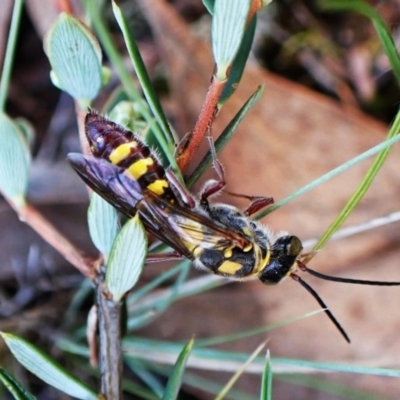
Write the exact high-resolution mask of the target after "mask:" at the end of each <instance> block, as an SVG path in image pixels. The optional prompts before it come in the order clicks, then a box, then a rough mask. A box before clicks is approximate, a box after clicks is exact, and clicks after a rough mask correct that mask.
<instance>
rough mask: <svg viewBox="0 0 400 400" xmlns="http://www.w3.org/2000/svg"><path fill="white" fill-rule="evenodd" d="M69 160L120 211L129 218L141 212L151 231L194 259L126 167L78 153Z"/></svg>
mask: <svg viewBox="0 0 400 400" xmlns="http://www.w3.org/2000/svg"><path fill="white" fill-rule="evenodd" d="M68 159H69V161H70V163H71V165H72V167H73V168H74V169H75V171H76V172H77V173H78V175H79V176H80V177H81V178H82V180H83V181H84V182H85V183H86V184H87V185H88V186H89V187H90V188H92V189H93V190H94V191H95V192H96V193H98V194H99V195H100V196H101V197H103V198H104V199H105V200H106V201H107V202H109V203H110V204H111V205H113V206H114V207H115V208H116V209H117V210H118V211H120V212H121V213H123V214H125V215H126V216H128V217H133V216H134V215H135V214H136V213H137V212H139V215H140V218H141V220H142V222H143V224H144V225H145V227H146V229H147V231H148V232H150V233H151V234H153V235H154V236H155V237H157V238H158V239H160V240H161V241H162V242H164V243H166V244H167V245H169V246H170V247H172V248H173V249H175V250H177V251H179V252H180V253H181V254H182V255H183V256H185V257H186V258H189V259H193V254H192V253H191V252H190V251H189V250H188V248H187V247H186V246H184V244H183V243H182V241H181V240H180V237H179V235H177V234H176V232H173V231H172V229H171V228H170V227H169V226H168V221H167V219H166V218H165V216H164V215H163V214H162V213H160V212H159V210H157V206H156V205H155V204H153V202H152V199H153V198H152V197H151V196H148V193H147V192H146V194H145V193H144V192H143V190H142V188H141V186H140V185H139V183H138V182H137V181H136V180H135V179H134V178H133V177H132V176H131V175H130V174H127V173H126V171H125V170H124V169H123V168H120V167H118V166H116V165H114V164H112V163H110V162H108V161H106V160H103V159H100V158H96V157H93V156H84V155H82V154H78V153H72V154H69V155H68Z"/></svg>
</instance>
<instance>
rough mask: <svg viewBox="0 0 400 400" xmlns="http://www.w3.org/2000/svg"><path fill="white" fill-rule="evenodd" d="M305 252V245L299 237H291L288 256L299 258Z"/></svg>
mask: <svg viewBox="0 0 400 400" xmlns="http://www.w3.org/2000/svg"><path fill="white" fill-rule="evenodd" d="M302 250H303V245H302V243H301V241H300V239H299V238H298V237H297V236H290V241H289V244H288V246H287V254H288V255H290V256H296V257H297V256H298V255H299V254H300V253H301V251H302Z"/></svg>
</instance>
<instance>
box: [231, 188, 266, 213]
mask: <svg viewBox="0 0 400 400" xmlns="http://www.w3.org/2000/svg"><path fill="white" fill-rule="evenodd" d="M224 193H226V194H229V196H233V197H241V198H243V199H247V200H250V204H249V205H248V206H247V208H246V209H244V210H243V214H244V215H246V216H247V217H250V216H251V215H253V214H254V213H256V212H257V211H260V210H262V209H263V208H264V207H267V206H269V205H271V204H274V199H273V198H272V197H265V196H248V195H246V194H239V193H232V192H227V191H224Z"/></svg>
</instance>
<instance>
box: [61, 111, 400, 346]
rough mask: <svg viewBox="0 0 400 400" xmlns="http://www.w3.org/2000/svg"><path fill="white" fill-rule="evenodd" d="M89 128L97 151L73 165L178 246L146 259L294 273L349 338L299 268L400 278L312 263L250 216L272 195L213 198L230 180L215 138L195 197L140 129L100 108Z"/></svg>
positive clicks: (297, 246)
mask: <svg viewBox="0 0 400 400" xmlns="http://www.w3.org/2000/svg"><path fill="white" fill-rule="evenodd" d="M85 129H86V136H87V139H88V141H89V145H90V149H91V151H92V154H93V156H84V155H82V154H70V155H69V156H68V158H69V160H70V162H71V164H72V166H73V168H74V169H75V170H76V172H77V173H78V174H79V175H80V177H81V178H82V179H83V180H84V181H85V182H86V184H87V185H88V186H90V187H91V188H92V189H93V190H94V191H95V192H97V193H98V194H99V195H100V196H102V197H103V198H104V199H105V200H106V201H108V202H109V203H110V204H112V205H113V206H114V207H115V208H116V209H117V210H118V211H120V212H121V213H123V214H125V215H126V216H128V217H133V216H134V215H135V214H136V213H139V217H140V219H141V221H142V222H143V224H144V226H145V228H146V230H147V231H148V232H149V233H151V234H152V235H154V236H155V237H156V238H158V239H159V240H161V241H162V242H164V243H165V244H167V245H168V246H170V247H171V248H172V249H173V250H174V252H172V253H167V254H163V255H161V257H158V256H159V255H152V254H149V255H148V261H156V260H158V259H173V258H183V257H186V258H187V259H189V260H191V261H192V262H193V264H194V265H195V266H197V267H199V268H202V269H206V270H208V271H210V272H212V273H214V274H216V275H220V276H225V277H229V278H236V279H246V278H258V279H260V281H261V282H262V283H264V284H267V285H268V284H276V283H278V282H280V281H281V280H282V279H283V278H285V277H287V276H290V277H291V278H293V279H294V280H296V281H298V282H299V283H300V284H301V285H302V286H303V287H304V288H305V289H306V290H307V291H308V292H309V293H310V294H311V295H312V296H313V297H314V298H315V299H316V300H317V302H318V303H319V304H320V306H321V307H322V308H324V310H325V312H326V314H327V315H328V317H329V318H330V319H331V321H332V322H333V323H334V324H335V326H336V327H337V328H338V329H339V331H340V332H341V334H342V335H343V336H344V338H345V339H346V340H347V341H348V342H350V339H349V337H348V336H347V334H346V332H345V331H344V329H343V328H342V327H341V325H340V324H339V322H338V321H337V320H336V318H335V317H334V316H333V314H332V313H331V312H330V311H329V309H328V308H327V306H326V305H325V303H324V302H323V301H322V299H321V298H320V297H319V296H318V294H317V293H316V292H315V291H314V290H313V289H312V288H311V287H310V286H309V285H308V284H307V283H306V282H305V281H304V280H303V279H301V278H300V276H299V275H298V274H297V271H298V270H302V271H307V272H309V273H311V274H313V275H315V276H317V277H319V278H322V279H327V280H332V281H337V282H345V283H356V284H365V285H386V286H394V285H400V282H379V281H364V280H355V279H346V278H337V277H331V276H327V275H324V274H320V273H318V272H316V271H313V270H310V269H309V268H308V267H307V266H306V265H305V264H304V263H303V262H302V261H301V259H300V253H301V251H302V249H303V246H302V244H301V241H300V239H299V238H298V237H296V236H292V235H287V234H286V233H285V234H279V235H274V234H272V233H271V232H270V230H269V229H268V228H266V227H264V226H263V225H261V224H260V223H258V222H255V221H252V220H251V219H250V216H251V215H252V214H254V213H255V212H256V211H258V210H260V209H261V208H263V207H265V206H267V205H269V204H271V203H272V202H273V200H272V199H271V198H267V197H250V196H244V197H246V198H248V199H250V200H251V203H250V205H249V206H248V207H247V209H246V210H244V211H239V210H238V209H237V208H235V207H233V206H230V205H226V204H211V203H210V202H209V198H210V197H211V196H213V195H215V194H217V193H219V192H221V191H222V190H223V188H224V186H225V178H224V171H223V168H222V166H221V164H220V163H219V161H218V160H217V158H216V155H215V151H214V147H213V144H212V143H210V145H211V150H212V153H213V164H214V168H215V170H216V172H217V174H218V177H219V179H218V180H211V181H209V182H207V183H206V185H205V187H204V188H203V190H202V191H201V192H200V194H199V195H198V197H197V198H195V197H194V196H193V195H192V194H191V193H190V192H189V191H188V190H187V189H186V188H184V187H183V185H182V184H181V183H180V182H179V180H178V179H177V177H176V176H175V175H174V174H173V173H172V172H171V171H169V170H165V169H164V168H163V167H162V166H161V163H160V162H159V160H158V158H157V156H156V155H155V153H154V152H153V151H151V150H150V148H149V147H148V146H147V145H146V144H145V143H144V142H143V141H142V140H141V139H140V138H139V137H138V136H137V135H136V134H134V133H132V132H130V131H128V130H126V129H124V128H123V127H122V126H120V125H118V124H116V123H114V122H112V121H110V120H108V119H106V118H105V117H103V116H101V115H99V114H97V113H96V112H94V111H89V113H88V114H87V115H86V119H85Z"/></svg>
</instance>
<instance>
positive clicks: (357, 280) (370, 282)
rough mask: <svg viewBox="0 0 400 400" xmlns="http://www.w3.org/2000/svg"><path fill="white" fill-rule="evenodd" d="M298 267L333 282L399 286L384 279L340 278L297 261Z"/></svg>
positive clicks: (398, 283) (399, 283) (397, 283)
mask: <svg viewBox="0 0 400 400" xmlns="http://www.w3.org/2000/svg"><path fill="white" fill-rule="evenodd" d="M298 265H299V268H300V269H301V270H302V271H305V272H308V273H309V274H311V275H314V276H316V277H317V278H320V279H325V280H327V281H333V282H342V283H352V284H355V285H370V286H400V282H385V281H368V280H365V279H351V278H341V277H337V276H330V275H325V274H321V272H317V271H314V270H313V269H310V268H308V267H307V266H306V265H305V264H303V263H299V262H298Z"/></svg>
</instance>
